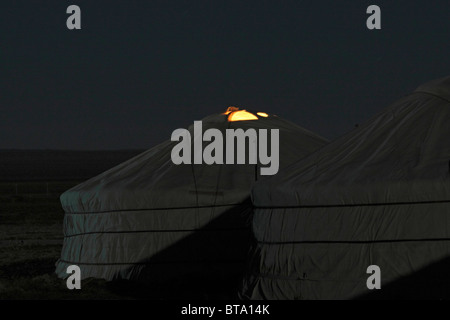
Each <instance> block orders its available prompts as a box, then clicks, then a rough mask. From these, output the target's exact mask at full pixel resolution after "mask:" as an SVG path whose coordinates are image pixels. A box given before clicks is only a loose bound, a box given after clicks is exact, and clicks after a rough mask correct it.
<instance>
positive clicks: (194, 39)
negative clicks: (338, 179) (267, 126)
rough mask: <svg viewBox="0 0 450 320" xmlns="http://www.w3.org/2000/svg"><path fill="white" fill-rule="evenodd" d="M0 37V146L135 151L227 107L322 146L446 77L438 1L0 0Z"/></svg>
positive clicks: (447, 6) (443, 16)
mask: <svg viewBox="0 0 450 320" xmlns="http://www.w3.org/2000/svg"><path fill="white" fill-rule="evenodd" d="M70 4H76V5H78V6H80V8H81V11H82V30H79V31H70V30H68V29H67V28H66V19H67V17H68V14H66V8H67V7H68V6H69V5H70ZM371 4H376V5H379V6H380V7H381V10H382V30H378V31H370V30H368V29H367V28H366V19H367V17H368V15H367V14H366V8H367V7H368V6H369V5H371ZM0 30H1V31H0V75H1V77H0V148H22V149H25V148H33V149H45V148H50V149H133V148H149V147H151V146H153V145H155V144H156V143H159V142H161V141H163V140H165V139H168V138H169V137H170V134H171V133H172V131H173V130H174V129H176V128H179V127H186V126H188V125H189V124H191V123H192V122H193V121H194V120H199V119H201V118H203V117H204V116H206V115H208V114H211V113H216V112H221V111H222V110H225V108H226V107H227V106H228V105H237V106H242V107H247V108H250V109H257V110H260V111H265V112H269V113H276V114H278V115H279V116H281V117H284V118H287V119H289V120H291V121H293V122H295V123H297V124H299V125H301V126H303V127H305V128H307V129H310V130H312V131H315V132H317V133H319V134H321V135H323V136H325V137H327V138H330V139H334V138H337V137H338V136H340V135H342V134H344V133H345V132H347V131H349V130H351V129H352V128H353V127H354V125H355V123H361V122H363V121H365V120H367V119H368V118H369V117H370V116H372V115H374V114H375V113H377V112H379V111H381V110H382V109H383V108H384V107H386V106H387V105H388V104H389V103H391V102H393V101H394V100H395V99H397V98H399V97H400V96H402V95H404V94H406V93H408V92H410V91H411V90H413V89H415V87H417V86H418V85H419V84H421V83H423V82H426V81H428V80H431V79H434V78H439V77H443V76H446V75H449V74H450V59H449V56H450V41H449V40H450V3H449V1H448V0H434V1H427V0H416V1H413V0H396V1H392V0H390V1H381V0H371V1H363V0H351V1H350V0H346V1H341V0H339V1H338V0H334V1H312V0H304V1H302V0H297V1H242V0H241V1H230V0H228V1H219V0H210V1H193V0H189V1H169V0H163V1H159V0H158V1H153V0H148V1H132V0H127V1H125V0H123V1H118V0H110V1H80V0H72V1H70V2H68V1H62V0H59V1H50V0H46V1H29V0H28V1H22V0H14V1H13V0H3V1H1V3H0Z"/></svg>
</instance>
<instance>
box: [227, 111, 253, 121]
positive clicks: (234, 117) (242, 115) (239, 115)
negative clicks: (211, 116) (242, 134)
mask: <svg viewBox="0 0 450 320" xmlns="http://www.w3.org/2000/svg"><path fill="white" fill-rule="evenodd" d="M246 120H258V117H257V116H255V115H254V114H253V113H250V112H248V111H245V110H239V111H234V112H232V113H231V114H230V115H229V116H228V121H230V122H232V121H246Z"/></svg>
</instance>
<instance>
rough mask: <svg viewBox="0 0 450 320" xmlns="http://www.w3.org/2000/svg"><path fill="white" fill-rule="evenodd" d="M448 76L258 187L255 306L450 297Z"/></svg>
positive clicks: (247, 285)
mask: <svg viewBox="0 0 450 320" xmlns="http://www.w3.org/2000/svg"><path fill="white" fill-rule="evenodd" d="M449 123H450V77H447V78H443V79H438V80H435V81H431V82H429V83H426V84H424V85H421V86H419V87H418V88H417V89H416V90H415V91H414V92H412V93H411V94H409V95H407V96H404V97H403V98H401V99H399V100H398V101H396V102H395V103H393V104H392V105H391V106H390V107H388V108H387V109H385V110H384V111H382V112H381V113H380V114H378V115H376V116H375V117H373V118H372V119H370V120H369V121H367V122H366V123H365V124H363V125H361V126H359V127H358V128H355V129H354V130H352V131H351V132H350V133H348V134H346V135H344V136H343V137H341V138H339V139H337V140H336V141H333V142H331V143H329V144H327V145H326V146H324V147H323V148H321V149H319V150H318V151H317V152H314V153H313V154H311V155H310V156H308V157H306V158H305V159H303V160H300V161H297V162H296V163H294V164H292V165H291V166H288V167H286V168H284V169H283V170H280V172H279V173H278V174H277V175H276V176H273V177H270V178H267V179H265V181H264V183H262V182H259V181H258V182H256V183H255V185H254V188H253V189H252V192H251V196H252V201H253V204H254V206H255V211H254V215H253V222H252V230H253V234H254V236H255V238H256V240H255V241H256V242H257V245H256V246H255V248H254V249H253V250H252V253H251V254H250V256H251V263H250V264H251V267H250V269H249V271H248V275H247V276H246V277H245V280H244V282H243V288H242V291H241V297H243V298H248V299H366V298H367V299H370V298H399V299H400V298H419V297H420V298H437V299H440V298H448V297H449V292H450V281H449V279H450V272H449V270H450V268H449V267H450V264H449V258H450V143H449V141H448V139H449V137H450V125H449Z"/></svg>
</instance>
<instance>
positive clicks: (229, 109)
mask: <svg viewBox="0 0 450 320" xmlns="http://www.w3.org/2000/svg"><path fill="white" fill-rule="evenodd" d="M238 110H239V108H237V107H228V108H227V111H225V112H224V113H223V114H229V113H231V112H234V111H238Z"/></svg>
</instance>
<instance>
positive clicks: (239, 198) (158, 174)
mask: <svg viewBox="0 0 450 320" xmlns="http://www.w3.org/2000/svg"><path fill="white" fill-rule="evenodd" d="M193 127H194V126H193V125H191V126H190V127H189V132H190V133H192V134H193V130H194V129H193ZM202 127H203V130H207V129H209V128H216V129H219V130H220V131H221V132H225V130H226V129H230V128H231V129H233V128H235V129H237V128H242V129H244V130H247V129H249V128H254V129H256V130H258V129H278V130H279V161H280V168H282V167H285V166H287V165H289V164H290V163H293V162H295V161H296V160H298V159H299V158H302V157H304V156H306V155H308V154H310V153H311V152H313V151H315V150H317V149H318V148H320V147H321V146H323V145H324V144H325V143H326V140H325V139H323V138H321V137H320V136H318V135H316V134H314V133H312V132H310V131H308V130H305V129H303V128H301V127H299V126H297V125H295V124H294V123H292V122H289V121H286V120H283V119H282V118H280V117H278V116H275V115H269V114H266V113H262V112H250V111H246V110H239V109H238V108H234V107H230V108H228V110H227V111H226V112H225V113H220V114H214V115H211V116H208V117H206V118H204V119H203V120H202ZM193 141H194V139H193ZM176 144H178V142H177V141H171V140H169V141H166V142H163V143H161V144H160V145H157V146H155V147H153V148H151V149H150V150H148V151H146V152H144V153H142V154H140V155H138V156H136V157H134V158H132V159H130V160H129V161H127V162H124V163H122V164H120V165H118V166H116V167H114V168H112V169H110V170H108V171H106V172H104V173H102V174H100V175H99V176H96V177H94V178H91V179H90V180H88V181H86V182H84V183H81V184H80V185H77V186H75V187H74V188H72V189H70V190H68V191H66V192H65V193H64V194H62V195H61V204H62V207H63V209H64V210H65V216H64V245H63V248H62V252H61V257H60V259H59V260H58V262H57V263H56V273H57V275H58V276H59V277H61V278H66V277H67V276H68V274H67V273H66V271H67V267H68V266H70V265H78V266H79V267H80V269H81V277H82V279H85V278H89V277H93V278H102V279H106V280H114V279H133V280H145V281H166V280H167V279H170V278H177V277H181V278H183V277H185V278H186V277H194V276H198V277H206V276H207V275H211V274H212V275H214V276H215V277H220V276H227V275H228V274H229V273H232V272H240V271H241V270H243V264H244V262H245V259H246V255H247V251H248V248H249V244H248V243H249V241H250V238H251V232H250V221H249V219H250V213H251V202H250V198H249V197H250V189H251V186H252V184H253V183H254V182H255V180H257V179H260V178H261V176H260V174H259V169H260V168H259V165H250V164H234V165H232V164H211V165H207V164H204V163H203V164H179V165H175V164H174V163H173V161H172V159H171V152H172V150H173V148H174V146H175V145H176ZM203 145H204V146H205V145H207V143H204V144H203Z"/></svg>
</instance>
